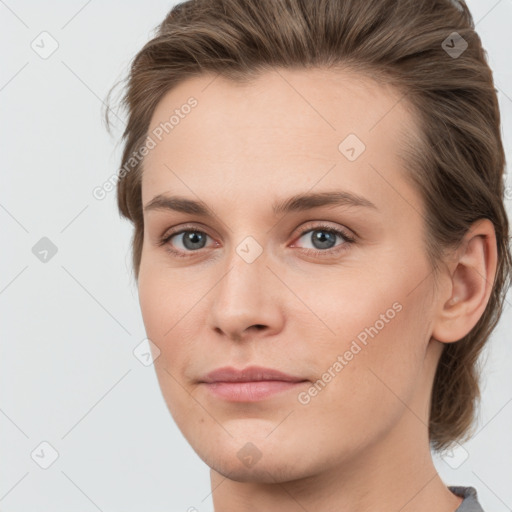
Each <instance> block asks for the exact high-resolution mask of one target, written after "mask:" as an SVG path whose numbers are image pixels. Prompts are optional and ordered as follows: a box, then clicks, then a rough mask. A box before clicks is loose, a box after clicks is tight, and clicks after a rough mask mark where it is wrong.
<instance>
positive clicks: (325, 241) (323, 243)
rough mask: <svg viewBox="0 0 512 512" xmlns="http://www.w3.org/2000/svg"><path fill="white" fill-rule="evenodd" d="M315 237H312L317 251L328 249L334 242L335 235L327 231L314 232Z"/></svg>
mask: <svg viewBox="0 0 512 512" xmlns="http://www.w3.org/2000/svg"><path fill="white" fill-rule="evenodd" d="M314 233H316V235H314V236H313V239H314V241H315V242H318V244H319V245H320V246H319V247H318V244H316V243H315V244H314V245H315V246H317V248H318V249H330V248H331V247H332V246H333V245H334V244H335V242H336V235H335V234H334V233H329V232H328V231H315V232H314Z"/></svg>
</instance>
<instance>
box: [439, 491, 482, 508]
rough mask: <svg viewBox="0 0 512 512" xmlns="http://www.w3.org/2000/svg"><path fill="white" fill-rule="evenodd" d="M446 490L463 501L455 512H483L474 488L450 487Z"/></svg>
mask: <svg viewBox="0 0 512 512" xmlns="http://www.w3.org/2000/svg"><path fill="white" fill-rule="evenodd" d="M448 489H450V491H451V492H453V494H455V495H457V496H459V497H460V498H463V500H464V501H463V502H462V503H461V504H460V506H459V508H458V509H457V510H456V511H455V512H484V510H483V508H482V506H481V505H480V503H479V502H478V494H477V492H476V489H475V488H474V487H462V486H451V487H448Z"/></svg>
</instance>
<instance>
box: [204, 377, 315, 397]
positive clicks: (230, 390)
mask: <svg viewBox="0 0 512 512" xmlns="http://www.w3.org/2000/svg"><path fill="white" fill-rule="evenodd" d="M304 382H306V381H301V382H286V381H282V380H260V381H251V382H211V383H206V382H205V383H204V385H205V386H206V388H207V389H208V390H209V391H210V392H211V393H213V394H214V395H216V396H218V397H220V398H224V399H226V400H230V401H232V402H257V401H259V400H263V399H265V398H267V397H269V396H271V395H274V394H276V393H280V392H282V391H288V390H291V389H295V388H297V387H298V386H300V385H302V384H304Z"/></svg>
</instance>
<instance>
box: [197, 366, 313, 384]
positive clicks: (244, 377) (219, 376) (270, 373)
mask: <svg viewBox="0 0 512 512" xmlns="http://www.w3.org/2000/svg"><path fill="white" fill-rule="evenodd" d="M261 380H280V381H285V382H302V381H304V380H306V379H303V378H301V377H294V376H293V375H288V374H286V373H284V372H281V371H279V370H274V369H273V368H264V367H263V366H248V367H247V368H244V369H242V370H237V369H236V368H233V367H232V366H224V367H223V368H217V369H216V370H213V371H211V372H210V373H208V374H207V375H205V376H204V377H203V378H202V379H201V380H200V382H208V383H211V382H254V381H261Z"/></svg>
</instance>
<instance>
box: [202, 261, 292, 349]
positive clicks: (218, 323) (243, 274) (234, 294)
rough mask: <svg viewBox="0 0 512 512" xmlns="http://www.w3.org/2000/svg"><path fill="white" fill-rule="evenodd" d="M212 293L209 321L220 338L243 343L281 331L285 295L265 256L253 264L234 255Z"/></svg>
mask: <svg viewBox="0 0 512 512" xmlns="http://www.w3.org/2000/svg"><path fill="white" fill-rule="evenodd" d="M212 293H213V300H212V307H211V310H210V316H209V321H210V323H211V326H212V328H213V329H214V330H215V331H216V333H217V334H218V335H222V336H224V337H226V338H229V339H231V340H233V341H242V340H243V339H245V338H248V337H251V338H252V337H254V336H268V335H271V334H275V333H277V332H279V331H280V330H281V329H282V325H283V307H282V306H283V303H282V299H283V293H284V292H283V290H282V285H281V286H280V282H279V280H278V279H277V278H276V276H275V275H274V273H273V272H272V271H271V270H270V269H269V268H268V266H267V259H266V258H265V257H264V254H262V255H261V256H260V257H259V258H257V259H256V260H255V261H253V262H252V263H248V262H246V261H244V260H243V259H242V258H241V257H239V256H238V254H234V255H233V257H232V258H231V259H230V266H229V268H228V270H227V271H226V273H225V274H224V276H223V277H222V278H221V279H220V281H219V282H218V284H217V285H216V286H215V287H214V289H213V290H212Z"/></svg>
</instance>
